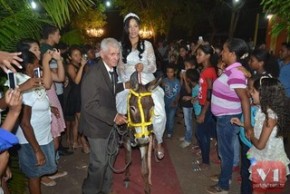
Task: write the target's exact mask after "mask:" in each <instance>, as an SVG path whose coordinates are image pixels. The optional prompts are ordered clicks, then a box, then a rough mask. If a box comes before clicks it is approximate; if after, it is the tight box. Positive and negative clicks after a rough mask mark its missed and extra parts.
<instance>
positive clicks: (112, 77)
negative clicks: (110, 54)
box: [109, 71, 116, 94]
mask: <svg viewBox="0 0 290 194" xmlns="http://www.w3.org/2000/svg"><path fill="white" fill-rule="evenodd" d="M109 73H110V76H111V83H112V88H113V92H114V94H115V92H116V91H115V90H116V88H115V87H116V86H115V74H114V72H113V71H109Z"/></svg>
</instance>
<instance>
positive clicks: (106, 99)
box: [80, 38, 127, 194]
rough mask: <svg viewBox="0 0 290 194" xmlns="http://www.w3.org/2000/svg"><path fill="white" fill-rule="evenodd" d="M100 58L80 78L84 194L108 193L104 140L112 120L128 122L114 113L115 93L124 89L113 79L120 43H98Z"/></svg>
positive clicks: (109, 173) (109, 179) (110, 40)
mask: <svg viewBox="0 0 290 194" xmlns="http://www.w3.org/2000/svg"><path fill="white" fill-rule="evenodd" d="M100 56H101V60H99V62H98V64H97V65H94V66H92V67H91V68H90V71H87V72H86V74H85V75H84V77H83V82H82V86H81V104H82V108H81V118H80V132H82V133H84V135H85V136H87V138H88V141H89V144H90V146H91V152H90V162H89V168H88V176H87V178H86V179H85V180H84V183H83V187H82V191H83V193H84V194H101V193H104V194H105V193H110V192H111V186H112V169H110V167H109V165H108V155H107V142H108V139H109V134H110V131H111V130H112V128H113V125H114V123H116V124H117V125H120V124H124V123H126V122H127V118H126V117H125V116H124V115H121V114H119V113H117V110H116V100H115V94H116V93H117V92H119V91H122V90H124V87H123V84H122V83H119V84H117V82H116V80H117V79H116V73H115V71H114V67H116V66H117V64H118V61H119V59H120V45H119V43H118V42H117V41H116V40H115V39H113V38H106V39H104V40H103V41H102V42H101V51H100Z"/></svg>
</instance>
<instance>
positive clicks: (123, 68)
mask: <svg viewBox="0 0 290 194" xmlns="http://www.w3.org/2000/svg"><path fill="white" fill-rule="evenodd" d="M139 25H140V18H139V17H138V16H137V15H136V14H134V13H129V14H127V15H126V16H125V18H124V34H123V40H122V58H121V59H122V60H120V64H119V65H118V66H117V71H118V75H119V81H120V82H126V81H129V79H130V76H131V74H132V73H133V72H135V71H137V72H139V74H140V75H141V78H140V81H141V83H142V84H147V83H148V82H150V81H152V80H154V79H155V76H154V75H153V73H154V72H155V71H156V58H155V54H154V50H153V47H152V44H151V43H150V42H149V41H146V40H142V39H141V38H140V37H139V27H140V26H139ZM127 95H128V90H124V91H123V92H120V93H118V94H117V96H116V103H117V110H118V112H119V113H121V114H126V113H127V104H126V103H124V102H126V100H127ZM152 98H153V101H154V105H155V106H154V118H153V130H154V134H155V136H156V139H157V143H158V144H157V151H156V156H157V158H158V159H162V158H163V157H164V149H163V147H162V142H163V140H162V136H163V133H164V130H165V124H166V114H165V105H164V91H163V90H162V88H161V87H157V88H156V89H155V90H153V92H152Z"/></svg>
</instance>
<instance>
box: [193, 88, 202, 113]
mask: <svg viewBox="0 0 290 194" xmlns="http://www.w3.org/2000/svg"><path fill="white" fill-rule="evenodd" d="M199 88H200V87H199V85H198V84H196V85H195V86H194V87H193V88H192V90H191V95H192V97H193V98H196V97H197V96H198V94H199ZM193 109H194V113H195V116H198V115H200V112H201V105H200V104H199V100H198V99H197V100H196V101H195V102H194V103H193Z"/></svg>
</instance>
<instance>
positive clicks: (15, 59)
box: [0, 13, 290, 194]
mask: <svg viewBox="0 0 290 194" xmlns="http://www.w3.org/2000/svg"><path fill="white" fill-rule="evenodd" d="M123 22H124V29H123V35H122V40H121V41H120V42H118V41H117V40H115V39H114V38H104V39H103V40H102V41H101V43H100V45H98V48H96V47H94V46H95V45H94V46H89V45H86V46H83V47H80V46H70V47H66V46H64V45H62V44H60V42H59V41H60V38H61V36H60V31H59V29H58V28H57V27H55V26H52V25H46V26H44V27H43V32H42V39H41V40H40V41H37V40H34V39H23V40H21V41H19V43H18V44H17V45H16V48H17V52H15V53H8V52H2V51H1V52H0V65H1V68H2V69H3V71H5V72H8V71H13V72H14V75H15V76H16V80H17V85H18V86H17V87H16V88H10V89H9V90H8V91H7V92H6V93H5V95H4V96H3V97H2V98H1V101H0V102H1V104H0V105H1V107H0V108H1V109H2V110H4V109H6V108H7V109H8V112H7V116H6V119H5V120H4V122H3V124H2V126H1V130H0V135H1V136H0V145H1V150H0V178H1V179H5V180H7V178H9V177H11V173H10V171H9V167H8V166H7V163H8V160H9V154H8V151H7V150H8V149H9V148H10V147H12V146H13V145H15V144H19V145H20V146H19V149H18V158H19V166H20V169H21V171H22V172H23V173H24V174H25V176H26V177H27V179H28V188H29V192H30V193H31V194H39V193H41V187H40V185H41V184H43V185H45V186H54V185H55V184H56V182H55V181H54V179H55V178H60V177H63V176H66V175H67V174H68V173H67V172H65V171H58V168H57V164H58V159H59V157H60V156H65V155H69V154H73V152H72V150H75V149H82V151H83V153H84V154H90V155H89V168H88V174H87V177H86V178H85V180H84V182H83V185H82V192H83V193H84V194H93V193H98V194H100V193H110V192H111V191H112V173H113V172H112V169H111V168H110V166H109V165H108V156H107V142H108V141H109V139H110V132H111V130H112V128H113V126H114V124H117V125H121V124H125V123H127V117H126V114H127V104H126V103H124V101H126V99H127V96H128V92H129V89H130V84H129V80H130V76H131V75H132V74H133V73H134V72H135V71H137V72H138V74H139V75H140V76H139V78H138V79H139V80H138V81H139V83H141V84H144V85H145V84H147V83H149V82H150V81H152V80H154V79H155V77H156V76H163V81H162V83H161V85H160V87H157V88H155V89H154V90H153V91H152V99H153V101H154V115H153V132H154V134H155V138H156V146H155V149H154V155H155V157H156V158H157V159H158V160H160V161H161V160H162V159H163V158H164V157H166V156H165V154H164V148H163V145H162V144H163V138H168V139H171V138H172V137H173V136H174V135H175V122H176V115H177V112H179V111H178V110H180V112H182V115H183V120H184V135H183V136H182V137H179V140H180V142H181V143H180V147H181V148H187V147H189V146H192V149H193V151H194V154H195V156H198V155H200V156H201V157H200V159H196V160H195V161H194V162H193V171H203V170H207V169H208V168H209V167H210V164H211V160H212V158H210V157H211V154H210V151H211V142H215V144H216V146H217V154H218V156H219V160H220V165H221V172H220V174H218V175H213V176H212V177H211V179H212V180H214V181H216V182H217V184H215V185H213V186H209V187H208V188H207V192H208V193H228V192H229V189H230V182H231V179H232V171H233V168H235V167H237V166H239V165H241V179H242V184H241V193H245V194H250V193H264V192H265V191H266V190H267V189H268V188H260V190H259V191H258V192H257V190H254V191H253V184H254V183H253V182H252V180H253V177H252V175H253V169H254V165H255V164H256V163H257V162H261V161H279V162H282V164H283V166H284V167H285V172H286V174H287V175H288V174H289V169H288V164H289V163H290V162H289V159H288V157H287V155H286V152H285V149H284V141H283V137H286V135H287V127H289V122H288V120H290V115H289V110H287V108H288V107H289V100H288V98H289V97H290V76H289V74H290V69H289V68H290V44H289V43H287V42H285V43H283V44H282V45H281V52H280V56H279V59H278V58H276V57H274V56H273V55H271V54H270V53H269V52H268V51H267V50H266V49H264V48H256V49H250V48H249V45H248V44H247V43H246V42H245V41H244V40H242V39H238V38H231V39H228V40H227V41H225V42H224V44H223V45H221V46H219V45H214V44H211V43H210V42H207V41H205V40H203V38H202V37H199V39H198V40H197V42H193V43H191V44H188V43H187V42H186V41H183V40H181V41H178V42H172V43H170V44H166V43H165V42H158V44H157V46H156V47H155V46H153V45H152V43H151V42H150V41H148V40H144V39H142V38H141V37H140V36H139V30H140V22H141V20H140V18H139V16H138V15H136V14H134V13H129V14H127V15H126V16H125V17H124V21H123ZM38 68H40V69H41V71H40V72H41V75H37V74H35V70H37V69H38ZM288 109H289V108H288ZM193 120H195V121H196V125H193ZM13 129H14V131H15V133H12V132H11V131H12V130H13ZM14 134H15V135H14ZM62 137H65V139H64V138H62ZM239 139H240V140H241V141H240V140H239ZM63 144H65V145H67V146H68V148H65V147H64V146H63ZM196 158H198V157H196ZM253 160H254V161H255V163H253V162H252V161H253ZM2 187H3V188H4V187H5V181H4V182H3V184H2ZM0 193H3V190H2V189H1V187H0Z"/></svg>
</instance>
